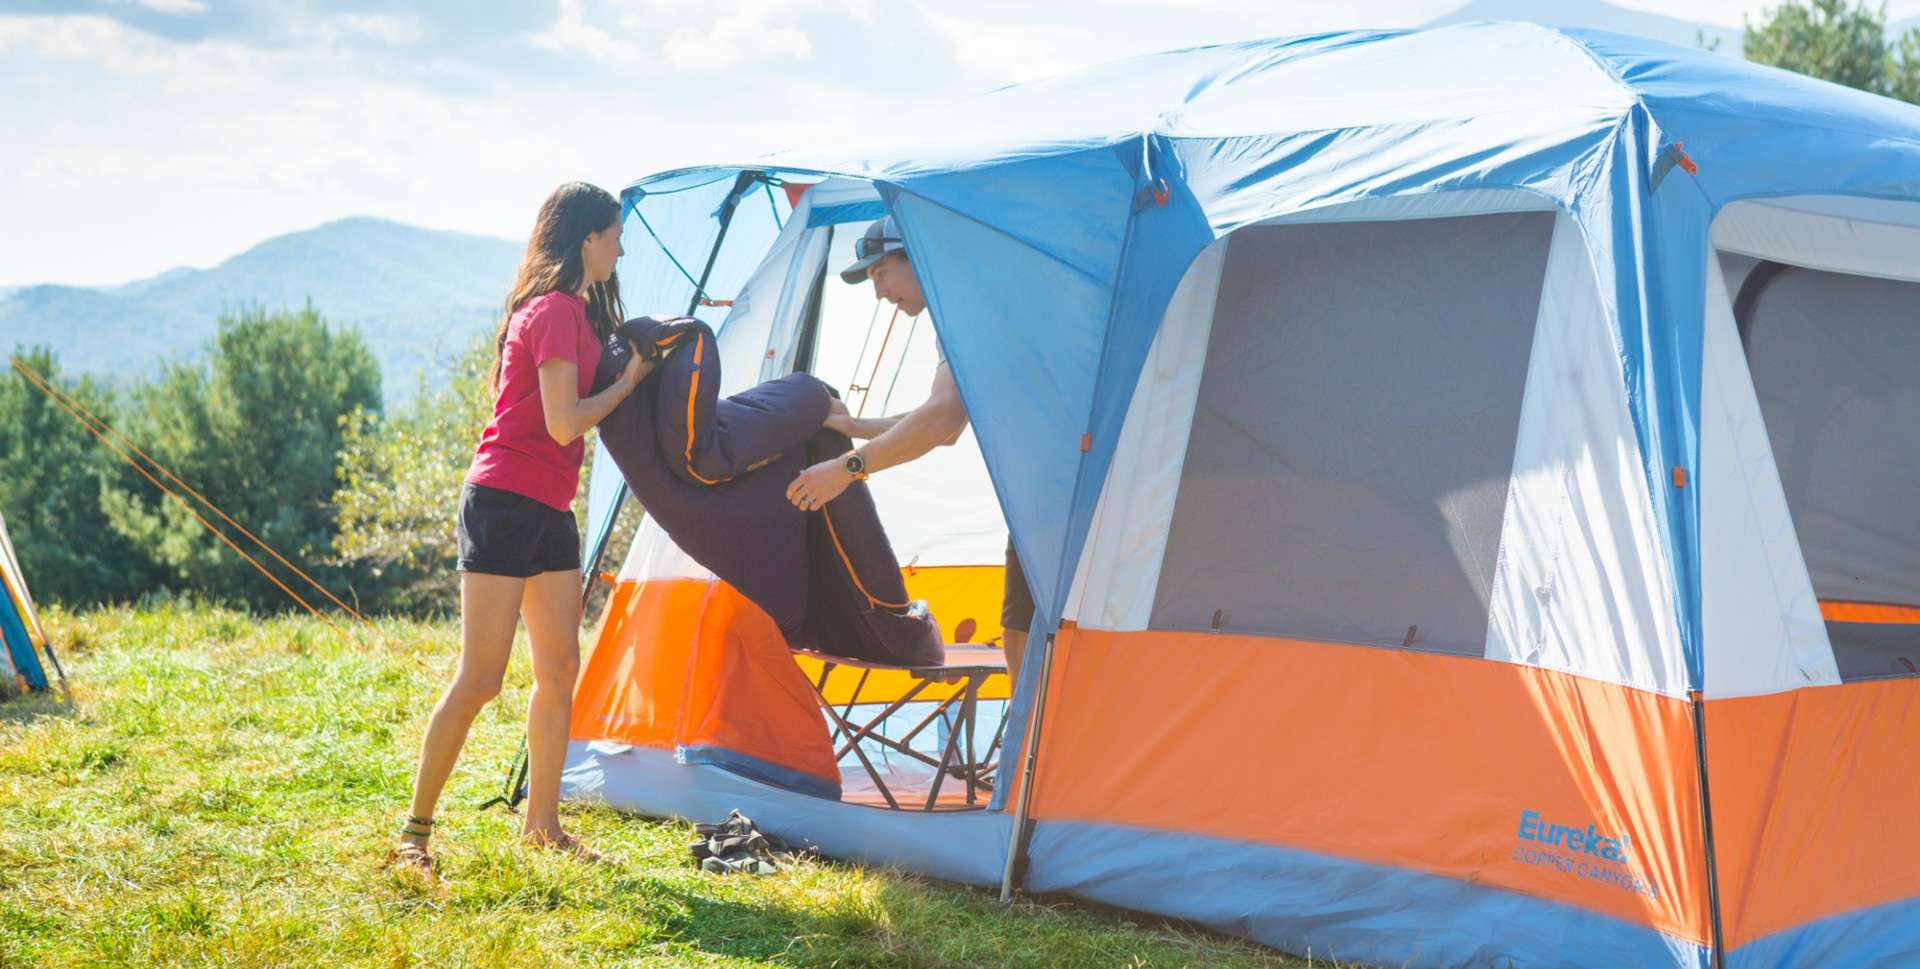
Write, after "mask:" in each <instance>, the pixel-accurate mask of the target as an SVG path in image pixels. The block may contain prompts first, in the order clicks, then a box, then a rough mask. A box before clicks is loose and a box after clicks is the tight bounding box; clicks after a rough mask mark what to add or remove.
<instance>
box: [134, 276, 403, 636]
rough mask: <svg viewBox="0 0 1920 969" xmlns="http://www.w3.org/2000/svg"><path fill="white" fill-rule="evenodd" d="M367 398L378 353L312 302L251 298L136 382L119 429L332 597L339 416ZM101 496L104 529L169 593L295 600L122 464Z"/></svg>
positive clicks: (293, 582) (371, 406)
mask: <svg viewBox="0 0 1920 969" xmlns="http://www.w3.org/2000/svg"><path fill="white" fill-rule="evenodd" d="M379 406H380V369H379V365H378V363H376V362H375V360H374V357H373V354H372V353H371V352H369V351H368V349H367V346H366V344H365V342H364V341H362V339H361V338H360V335H359V333H358V332H356V331H353V330H350V329H349V330H335V329H332V328H330V327H329V326H328V325H327V323H326V321H325V320H323V319H322V318H321V317H320V314H319V313H317V312H315V311H314V310H313V308H312V307H311V306H309V307H307V308H306V309H303V310H300V311H298V312H273V313H269V312H265V311H262V310H258V309H253V310H246V311H242V312H240V313H238V314H236V315H229V316H223V317H222V318H221V320H220V324H219V330H218V332H217V333H216V334H215V336H214V338H213V340H212V342H211V343H210V344H209V346H208V349H207V353H206V356H205V359H204V360H202V361H199V362H192V363H173V364H169V365H168V366H167V367H166V368H165V369H164V370H163V371H162V373H161V374H160V377H159V379H158V380H156V381H155V382H154V383H152V384H147V385H143V386H141V387H138V388H136V389H135V390H134V392H133V393H132V395H131V406H130V407H129V408H128V409H127V412H126V417H125V421H124V425H125V426H124V427H122V428H121V430H122V432H123V433H124V434H126V436H127V437H128V438H130V439H132V440H133V441H135V442H136V443H138V444H139V445H140V446H141V447H143V448H144V449H145V450H146V451H147V453H148V454H151V455H152V456H153V457H154V458H155V459H157V460H158V461H159V462H160V463H161V464H163V465H164V466H166V467H167V468H168V469H170V470H171V471H172V472H173V473H174V474H176V475H178V476H179V478H180V479H181V480H183V481H185V482H186V483H187V484H189V485H191V486H192V487H193V488H195V489H196V490H198V491H199V492H200V493H201V494H203V495H205V496H206V497H207V498H208V499H209V500H210V501H212V502H213V504H214V505H216V506H217V507H219V508H221V509H222V510H224V511H225V512H226V513H227V514H228V515H230V516H232V517H233V518H234V519H235V520H237V521H238V522H239V523H240V524H241V525H243V526H245V527H246V528H248V529H250V530H251V531H252V532H253V533H254V534H256V535H258V536H259V537H260V538H261V539H262V540H264V541H265V542H266V543H267V544H268V545H270V546H272V547H273V548H274V549H275V550H276V551H278V552H280V553H281V554H282V555H284V556H286V557H287V558H288V559H289V560H291V561H292V562H293V563H294V564H296V565H298V566H299V567H300V568H301V569H302V570H303V571H306V572H307V573H308V574H309V575H313V576H314V577H315V578H316V579H319V580H320V581H322V582H325V583H328V584H329V587H330V588H332V589H333V590H334V592H335V594H336V595H338V594H340V593H341V592H342V591H343V589H344V587H345V585H346V580H349V579H350V578H352V576H350V575H348V574H345V573H343V572H342V571H341V570H338V569H335V568H330V567H329V563H331V562H332V560H333V540H334V535H335V532H336V530H337V527H338V526H337V523H336V520H335V513H334V507H333V492H334V486H335V479H334V463H335V458H336V456H337V455H338V454H339V451H340V447H341V441H342V437H343V432H342V419H343V418H344V417H346V415H348V414H351V413H353V412H354V411H355V410H356V409H359V410H368V411H370V410H376V409H378V407H379ZM104 505H105V510H106V515H107V519H108V521H109V522H110V523H111V524H112V526H113V528H114V530H115V531H117V532H118V533H119V534H121V535H123V536H125V537H126V538H127V539H128V540H130V541H132V542H133V543H134V544H135V545H137V546H138V547H139V548H140V549H141V550H142V552H143V553H144V554H145V555H146V556H147V557H148V558H149V559H150V560H151V561H152V563H153V564H154V565H155V566H156V567H157V568H159V569H160V570H161V571H162V572H163V574H164V575H166V576H167V578H168V581H169V584H171V585H174V586H176V587H177V589H178V590H179V591H190V592H195V593H198V594H201V595H204V596H207V597H209V598H212V599H216V600H220V601H228V602H237V603H244V604H247V605H250V606H253V607H256V608H267V609H284V608H288V607H290V606H293V603H292V601H291V600H289V599H288V598H286V595H285V593H283V592H281V591H280V590H279V589H277V588H275V587H274V585H273V584H272V583H270V582H269V581H267V580H266V579H265V578H264V577H262V576H260V575H259V574H258V573H257V572H256V571H255V570H254V567H253V566H251V565H249V564H247V563H246V562H245V561H243V560H241V559H240V558H239V557H238V556H236V555H235V554H234V553H233V552H232V551H231V550H230V549H228V548H227V547H226V545H225V544H224V543H222V542H220V541H219V540H218V539H216V538H215V537H214V536H212V535H210V534H208V533H207V532H206V530H205V528H204V527H203V526H202V525H201V524H200V522H198V521H197V520H195V518H194V517H193V515H192V514H191V513H190V512H189V511H188V510H187V509H186V508H185V507H182V506H181V505H180V504H179V503H176V502H172V501H168V500H166V499H165V498H163V497H162V496H161V495H160V494H159V493H158V492H157V491H156V490H155V489H154V488H153V487H152V486H151V485H150V484H148V483H147V482H146V481H145V480H144V479H141V478H139V477H138V476H137V475H134V474H133V473H132V472H131V471H129V472H127V473H126V474H123V475H121V477H120V480H119V482H118V483H117V484H116V485H115V486H113V487H111V488H109V489H108V490H107V492H106V494H105V496H104ZM196 510H200V509H196ZM200 514H201V515H203V516H204V517H206V518H207V519H208V520H209V521H210V522H212V523H214V524H215V525H217V526H219V527H221V528H222V529H223V530H225V531H226V532H227V533H228V534H229V536H230V537H232V538H233V539H234V541H235V542H236V543H238V544H240V546H241V547H242V548H245V549H247V551H248V552H249V553H250V554H252V555H254V557H255V558H257V559H260V560H261V561H262V562H263V563H265V564H267V565H268V566H269V567H271V568H272V569H273V570H274V571H275V573H276V574H277V575H278V576H279V577H280V579H281V581H283V582H286V583H287V584H288V585H289V586H290V587H293V588H294V589H295V591H296V592H299V593H300V594H301V596H302V597H303V598H305V599H307V600H308V601H309V602H314V603H315V604H316V605H319V604H320V601H324V599H323V597H321V596H320V595H319V593H318V592H315V591H314V590H312V589H311V588H310V587H306V586H305V583H304V582H302V581H300V580H298V579H297V578H296V577H295V576H293V575H292V573H291V572H290V571H288V570H286V569H284V568H281V567H279V566H277V565H276V564H275V563H273V562H272V561H271V560H270V559H269V558H268V557H267V556H266V555H265V554H264V553H262V552H259V551H258V550H257V549H255V548H254V547H252V545H251V543H250V542H248V541H247V540H246V539H245V538H244V537H242V536H240V535H238V534H237V533H235V532H234V531H233V530H232V529H231V528H228V527H227V526H225V525H224V524H223V523H222V522H221V521H220V520H219V519H218V518H216V517H215V516H214V515H213V514H211V513H209V512H206V511H204V510H200ZM316 600H320V601H316Z"/></svg>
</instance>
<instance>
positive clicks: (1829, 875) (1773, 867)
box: [1706, 678, 1920, 949]
mask: <svg viewBox="0 0 1920 969" xmlns="http://www.w3.org/2000/svg"><path fill="white" fill-rule="evenodd" d="M1706 724H1707V726H1706V732H1707V767H1708V772H1707V779H1708V783H1709V784H1711V785H1713V829H1714V847H1715V849H1716V851H1717V852H1718V859H1719V873H1720V898H1721V917H1722V921H1723V922H1724V924H1725V928H1726V933H1727V946H1728V948H1730V949H1731V948H1737V947H1739V946H1741V945H1744V944H1746V943H1748V942H1751V941H1754V940H1756V939H1760V938H1763V937H1765V936H1767V935H1769V934H1771V933H1774V932H1778V931H1781V930H1784V929H1789V928H1792V927H1794V926H1797V925H1802V924H1804V923H1807V922H1810V921H1813V920H1815V919H1819V918H1824V917H1827V916H1830V915H1837V914H1840V913H1842V912H1849V911H1854V910H1857V909H1862V908H1867V907H1869V906H1873V905H1879V904H1883V903H1887V902H1893V901H1899V900H1903V899H1911V898H1920V839H1914V838H1912V837H1908V836H1906V835H1905V834H1904V832H1906V831H1908V830H1909V829H1910V828H1911V827H1912V825H1913V821H1914V818H1915V817H1916V816H1920V757H1916V756H1915V743H1916V741H1915V738H1920V679H1911V678H1907V679H1893V680H1874V681H1866V682H1859V683H1848V684H1843V685H1840V686H1821V687H1808V688H1806V689H1801V690H1795V691H1793V692H1790V693H1777V694H1772V695H1769V696H1757V697H1741V698H1736V699H1726V700H1710V701H1708V702H1707V709H1706Z"/></svg>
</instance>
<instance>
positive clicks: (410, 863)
mask: <svg viewBox="0 0 1920 969" xmlns="http://www.w3.org/2000/svg"><path fill="white" fill-rule="evenodd" d="M400 833H401V834H403V835H407V836H409V837H414V838H430V837H433V819H432V818H426V819H424V820H423V819H421V818H416V817H414V816H412V815H408V816H407V820H406V823H405V824H402V825H401V826H400ZM386 867H388V868H402V869H406V870H410V871H416V872H419V873H420V874H421V875H424V876H426V877H427V878H432V877H433V855H432V853H430V852H429V851H427V846H426V845H423V844H416V843H415V842H412V841H402V842H399V843H398V844H395V845H394V846H393V847H391V848H388V849H387V861H386Z"/></svg>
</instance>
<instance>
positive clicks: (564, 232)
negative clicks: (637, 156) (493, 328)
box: [487, 182, 626, 393]
mask: <svg viewBox="0 0 1920 969" xmlns="http://www.w3.org/2000/svg"><path fill="white" fill-rule="evenodd" d="M619 221H620V203H619V201H618V200H616V199H615V198H614V197H613V196H612V195H610V194H608V193H607V190H606V189H603V188H598V187H596V186H593V185H588V184H587V183H585V182H568V183H567V184H565V185H562V186H560V187H559V188H556V189H554V190H553V194H552V195H549V196H547V201H546V202H545V204H543V205H541V206H540V218H539V220H538V221H536V222H535V223H534V225H533V236H532V238H529V239H528V240H527V254H526V256H524V257H522V258H521V260H520V271H519V272H518V273H517V274H515V276H514V280H513V289H512V290H511V291H510V292H509V293H508V294H507V313H506V316H505V317H503V318H502V319H501V320H500V329H499V331H498V332H496V333H495V334H494V336H493V366H492V367H491V368H490V369H488V371H487V386H489V387H491V388H493V390H494V392H495V393H498V392H499V390H500V358H501V356H502V355H503V354H504V353H505V352H506V347H507V326H508V325H509V324H511V323H512V322H513V314H515V313H517V312H519V311H520V307H521V306H523V305H525V304H526V302H527V301H528V300H530V299H533V298H535V297H538V296H545V295H546V294H548V293H551V292H553V291H554V290H560V291H562V292H567V293H572V292H578V291H579V289H580V282H581V280H583V279H585V278H586V272H587V267H586V264H585V263H584V262H582V260H581V258H580V244H581V243H582V242H585V241H586V240H587V236H588V235H590V234H592V233H595V232H605V231H606V230H608V229H611V228H613V227H614V224H615V223H617V222H619ZM625 315H626V309H625V308H624V307H623V306H621V304H620V277H619V276H618V275H617V274H616V275H613V276H609V277H608V278H607V281H606V282H604V283H599V284H596V285H594V286H592V287H590V288H589V289H588V290H587V322H588V323H589V324H591V325H592V326H593V332H594V333H595V334H597V335H598V336H599V337H600V338H601V339H602V340H604V339H606V338H607V337H609V336H612V335H613V330H614V328H615V327H617V326H619V325H620V321H621V319H622V318H624V317H625Z"/></svg>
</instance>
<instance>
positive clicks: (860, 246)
mask: <svg viewBox="0 0 1920 969" xmlns="http://www.w3.org/2000/svg"><path fill="white" fill-rule="evenodd" d="M906 241H907V240H905V239H902V238H900V237H898V236H861V237H860V238H858V239H855V240H853V256H854V258H855V259H867V258H870V257H873V256H878V255H881V254H883V253H885V252H886V251H887V243H890V242H897V243H901V244H902V245H904V244H905V243H906Z"/></svg>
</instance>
